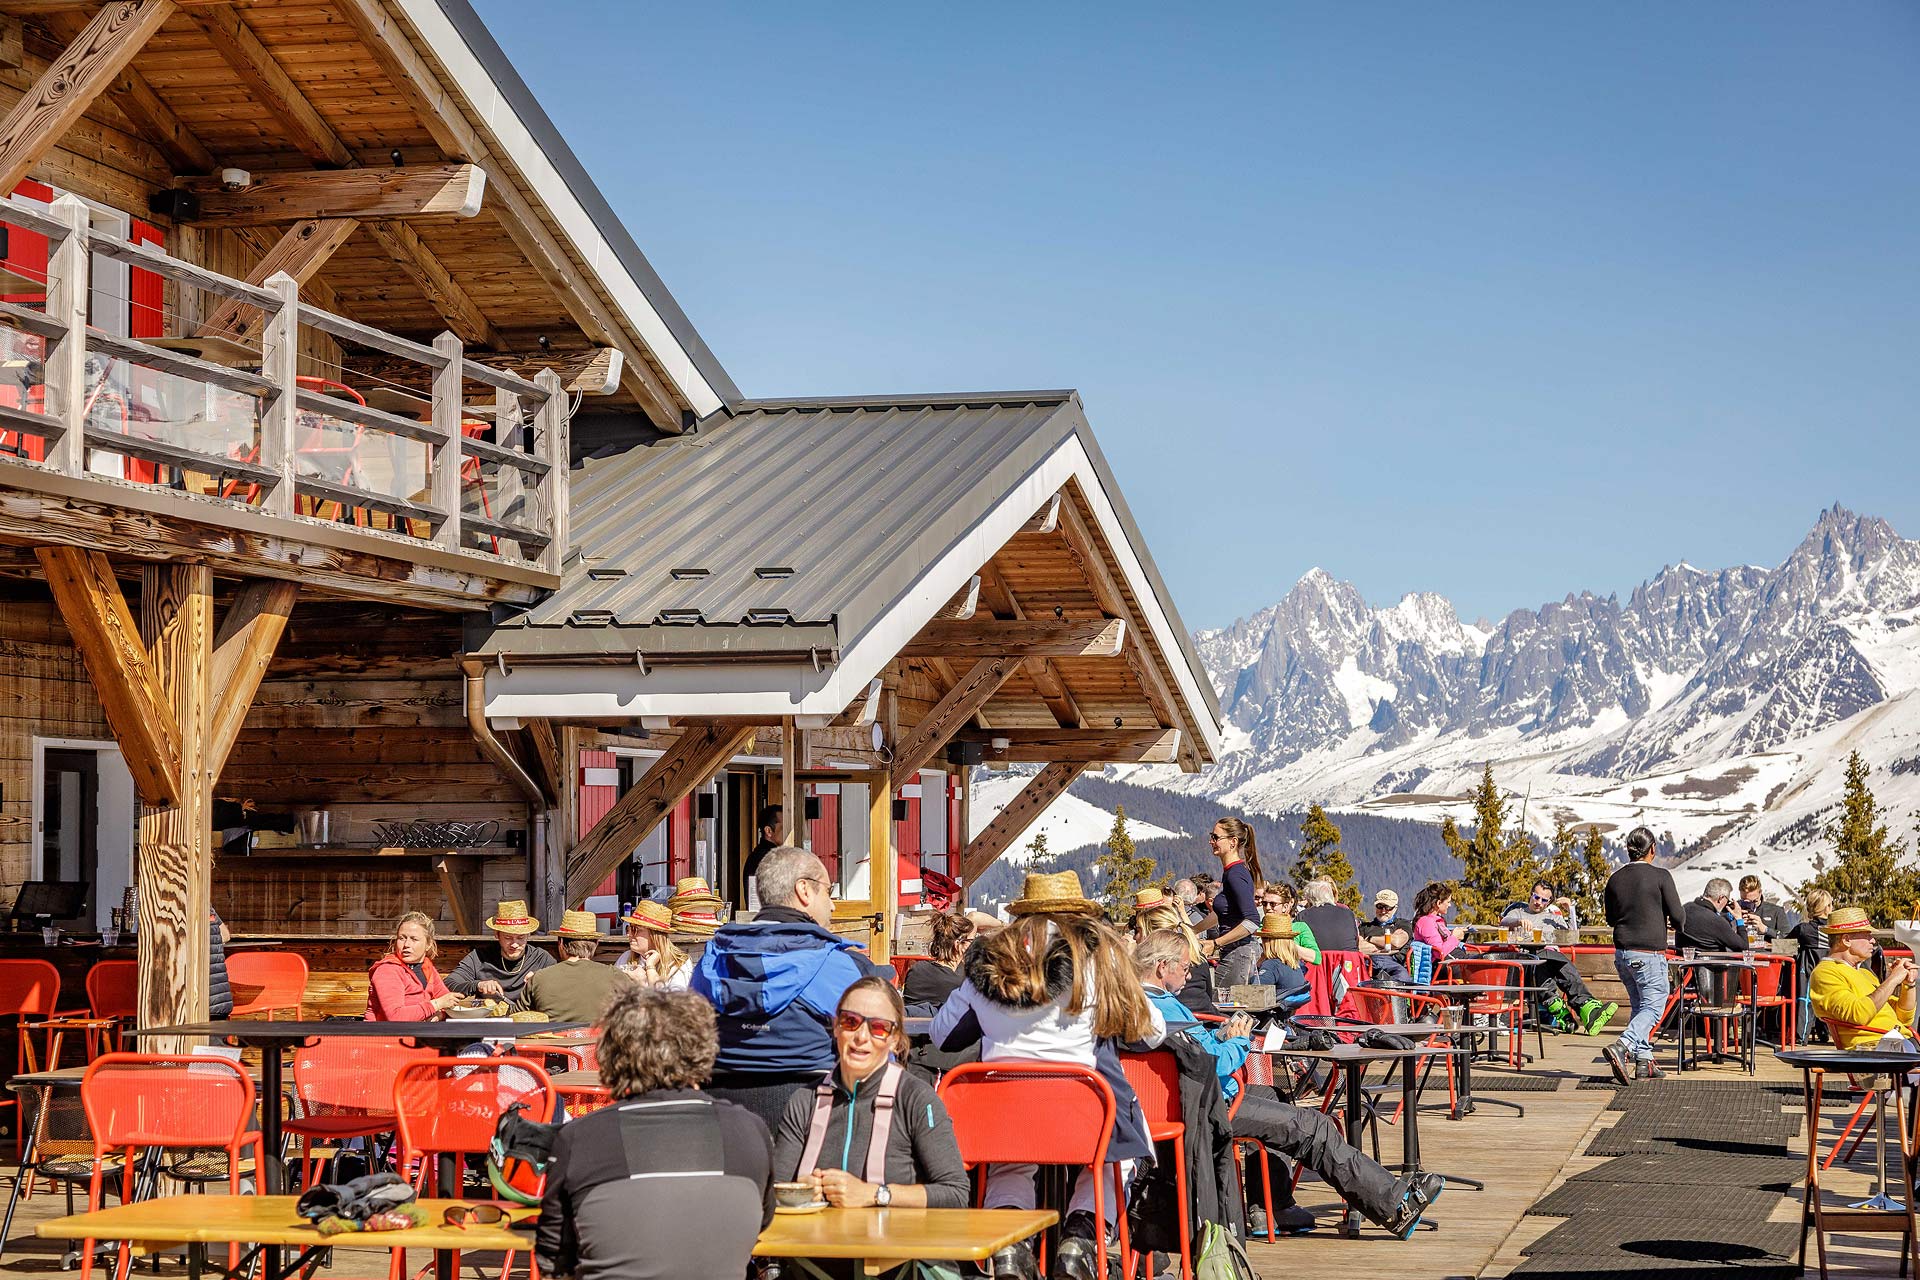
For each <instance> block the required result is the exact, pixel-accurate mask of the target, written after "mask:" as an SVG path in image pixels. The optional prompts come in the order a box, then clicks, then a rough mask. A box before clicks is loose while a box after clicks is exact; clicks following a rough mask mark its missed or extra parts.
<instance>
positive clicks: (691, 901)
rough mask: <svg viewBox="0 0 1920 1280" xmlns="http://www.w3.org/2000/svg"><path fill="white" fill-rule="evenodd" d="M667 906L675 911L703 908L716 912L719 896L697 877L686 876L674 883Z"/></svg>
mask: <svg viewBox="0 0 1920 1280" xmlns="http://www.w3.org/2000/svg"><path fill="white" fill-rule="evenodd" d="M667 905H668V906H669V907H672V908H673V909H674V910H675V911H698V910H700V909H701V908H703V907H704V908H710V909H712V910H716V911H717V910H719V907H720V895H719V894H717V893H715V892H714V891H713V890H712V889H711V888H709V887H708V885H707V882H706V881H705V880H703V879H701V878H700V877H699V876H687V877H685V878H683V879H681V880H679V881H677V882H675V884H674V886H673V896H672V897H671V898H668V899H667Z"/></svg>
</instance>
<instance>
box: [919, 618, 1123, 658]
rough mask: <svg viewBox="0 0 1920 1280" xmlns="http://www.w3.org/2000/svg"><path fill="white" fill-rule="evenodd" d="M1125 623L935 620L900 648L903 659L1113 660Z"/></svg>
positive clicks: (1097, 620)
mask: <svg viewBox="0 0 1920 1280" xmlns="http://www.w3.org/2000/svg"><path fill="white" fill-rule="evenodd" d="M1126 637H1127V624H1126V623H1124V622H1122V621H1121V620H1120V619H1118V618H1094V619H1091V620H1088V621H1076V620H1068V621H1065V622H1035V621H1032V620H1025V621H1019V622H1014V621H1006V620H1002V619H999V618H995V619H991V620H978V619H976V620H975V621H972V622H950V621H948V620H946V619H944V618H935V619H934V620H933V621H932V622H929V623H928V624H927V625H926V626H924V627H922V628H920V634H919V635H916V636H915V637H914V638H913V639H911V640H909V641H907V643H906V644H905V645H904V646H903V647H902V648H901V650H900V656H901V657H903V658H971V657H979V656H981V655H983V654H1005V655H1008V656H1010V657H1016V658H1117V657H1119V656H1120V650H1121V646H1122V645H1124V644H1125V643H1126Z"/></svg>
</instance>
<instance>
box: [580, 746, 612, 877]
mask: <svg viewBox="0 0 1920 1280" xmlns="http://www.w3.org/2000/svg"><path fill="white" fill-rule="evenodd" d="M619 767H620V761H619V759H618V757H616V756H615V755H614V754H613V752H611V751H582V752H581V753H580V776H581V778H582V781H581V783H580V834H581V835H583V836H584V835H586V833H587V832H589V831H591V830H593V824H594V823H596V822H598V821H600V819H602V818H604V817H606V816H607V810H609V809H611V808H613V806H614V803H615V802H616V801H618V800H619V799H620V788H619V787H606V786H589V785H587V783H586V782H585V781H584V779H585V778H586V771H587V770H588V769H617V768H619ZM618 874H619V873H618V872H613V873H609V874H608V876H607V878H606V879H605V880H602V881H601V882H600V883H599V884H598V885H595V886H594V890H593V892H594V893H595V894H609V893H618V892H619V891H620V889H619V885H618V883H617V877H618Z"/></svg>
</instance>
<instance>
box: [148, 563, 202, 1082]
mask: <svg viewBox="0 0 1920 1280" xmlns="http://www.w3.org/2000/svg"><path fill="white" fill-rule="evenodd" d="M140 586H141V591H140V627H141V632H142V634H143V636H144V637H145V640H146V645H147V652H148V654H149V656H150V658H151V661H152V664H153V670H154V675H155V677H156V681H157V683H158V685H159V689H160V693H161V696H162V697H163V698H165V699H166V700H167V702H168V703H169V704H170V705H171V706H172V708H173V715H174V721H175V724H176V725H177V726H178V729H179V733H180V794H179V795H178V796H177V797H176V798H175V803H174V804H173V805H171V806H167V807H155V808H147V809H145V810H143V811H142V813H141V815H140V856H139V860H138V864H137V865H138V876H139V885H140V888H139V899H140V1002H139V1003H140V1015H139V1016H140V1025H142V1026H148V1027H152V1026H165V1025H168V1024H172V1023H182V1022H199V1021H203V1020H204V1019H205V1018H206V1016H207V976H208V975H207V965H208V963H209V957H208V951H207V933H208V926H207V921H208V911H209V899H210V896H211V891H212V882H213V828H212V817H213V814H212V808H213V777H212V774H211V773H210V772H209V769H208V764H209V761H208V752H207V746H208V729H209V720H210V718H211V707H210V704H211V702H212V695H213V690H212V671H213V571H212V570H211V569H209V568H208V567H207V566H206V565H204V564H163V565H149V566H147V567H145V568H143V569H142V570H141V573H140ZM185 1047H186V1046H185V1044H184V1043H173V1044H168V1043H156V1042H149V1043H148V1044H145V1045H143V1046H142V1048H145V1049H148V1050H150V1051H151V1052H155V1053H174V1052H180V1051H182V1050H183V1049H185Z"/></svg>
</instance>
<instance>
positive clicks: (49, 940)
mask: <svg viewBox="0 0 1920 1280" xmlns="http://www.w3.org/2000/svg"><path fill="white" fill-rule="evenodd" d="M40 941H42V942H44V943H46V944H47V945H48V946H50V947H57V946H59V945H60V930H58V929H56V928H52V927H49V928H45V929H42V930H41V931H40Z"/></svg>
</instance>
